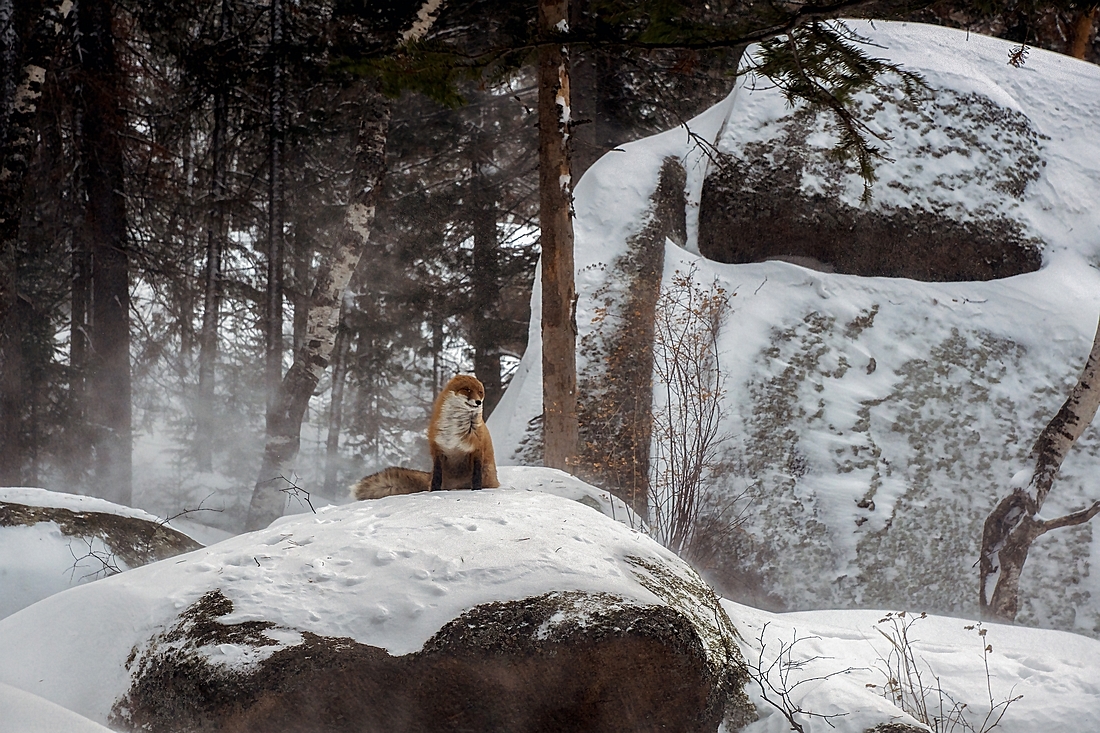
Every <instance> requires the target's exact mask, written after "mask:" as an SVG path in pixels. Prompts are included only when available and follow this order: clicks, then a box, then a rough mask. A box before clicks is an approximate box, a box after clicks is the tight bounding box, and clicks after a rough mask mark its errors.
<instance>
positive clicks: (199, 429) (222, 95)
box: [195, 0, 232, 471]
mask: <svg viewBox="0 0 1100 733" xmlns="http://www.w3.org/2000/svg"><path fill="white" fill-rule="evenodd" d="M231 10H232V9H231V8H230V6H229V0H222V4H221V17H220V19H219V21H218V23H219V26H218V36H219V38H220V39H221V40H222V41H224V40H225V39H226V38H228V36H229V31H230V23H231V20H232V17H231ZM228 97H229V93H228V90H227V89H226V88H225V83H224V82H223V83H222V84H221V85H220V86H219V87H218V88H217V89H216V90H215V91H214V129H213V132H212V134H211V136H210V158H211V170H210V211H209V213H208V215H207V224H206V267H205V270H204V272H203V310H202V329H201V330H200V331H199V393H198V403H197V410H196V415H195V418H196V419H195V464H196V466H197V468H198V469H199V470H200V471H210V470H213V467H214V465H213V460H214V456H213V453H214V441H215V436H214V415H215V413H216V409H217V405H216V403H215V394H214V387H215V380H216V371H217V361H218V325H219V322H220V320H221V269H222V255H223V252H224V249H225V240H226V237H227V232H226V212H225V209H226V199H227V198H228V190H227V189H228V187H227V173H228V171H227V170H226V169H227V167H228V163H229V154H228V150H227V145H226V136H227V134H228V127H229V100H228Z"/></svg>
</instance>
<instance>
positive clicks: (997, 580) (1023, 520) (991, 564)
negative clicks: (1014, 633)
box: [978, 324, 1100, 622]
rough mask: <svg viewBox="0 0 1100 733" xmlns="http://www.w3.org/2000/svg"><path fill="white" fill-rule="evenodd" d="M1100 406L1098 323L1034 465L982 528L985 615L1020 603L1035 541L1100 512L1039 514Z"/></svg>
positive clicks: (1098, 505) (1001, 614)
mask: <svg viewBox="0 0 1100 733" xmlns="http://www.w3.org/2000/svg"><path fill="white" fill-rule="evenodd" d="M1098 406H1100V324H1098V325H1097V330H1096V336H1095V337H1094V339H1093V342H1092V351H1091V352H1090V353H1089V357H1088V361H1087V362H1086V363H1085V368H1084V370H1083V371H1082V372H1081V376H1080V377H1079V378H1078V379H1077V384H1076V385H1075V386H1074V388H1073V391H1072V392H1071V393H1070V396H1069V399H1067V400H1066V401H1065V404H1063V405H1062V409H1060V410H1059V411H1058V414H1057V415H1055V416H1054V419H1053V420H1051V421H1050V423H1049V424H1048V425H1047V426H1046V428H1045V429H1044V430H1043V432H1042V433H1040V434H1039V438H1038V440H1036V441H1035V445H1034V446H1033V447H1032V449H1031V460H1032V461H1033V462H1034V469H1033V471H1032V473H1031V479H1030V481H1029V482H1028V484H1027V486H1023V487H1020V486H1017V487H1015V488H1013V490H1012V493H1010V494H1009V495H1008V496H1006V497H1005V498H1003V499H1002V500H1001V501H1000V503H998V504H997V506H996V507H994V509H993V511H992V512H990V514H989V516H988V517H987V518H986V520H985V526H984V527H983V530H982V549H981V554H980V556H979V559H978V567H979V573H980V579H979V595H980V598H979V604H980V607H981V612H982V618H987V619H991V620H995V621H1004V622H1011V621H1014V620H1015V618H1016V612H1017V611H1018V610H1019V605H1020V574H1021V573H1022V572H1023V569H1024V563H1025V562H1027V555H1028V551H1029V550H1030V549H1031V543H1032V542H1034V541H1035V540H1036V539H1038V538H1039V537H1041V536H1042V535H1043V534H1046V533H1047V532H1049V531H1050V530H1052V529H1058V528H1060V527H1071V526H1074V525H1078V524H1083V523H1085V522H1087V521H1089V520H1090V519H1092V518H1093V517H1094V516H1096V514H1097V513H1100V501H1096V502H1094V503H1093V504H1092V505H1091V506H1089V507H1086V508H1084V509H1081V510H1079V511H1076V512H1072V513H1070V514H1067V515H1065V516H1062V517H1057V518H1054V519H1042V518H1041V517H1040V516H1039V513H1040V511H1041V510H1042V508H1043V502H1044V501H1046V498H1047V495H1048V494H1049V493H1050V489H1051V487H1052V486H1053V485H1054V479H1055V477H1056V476H1057V475H1058V470H1059V469H1060V468H1061V466H1062V462H1063V461H1064V460H1065V458H1066V455H1067V454H1068V453H1069V451H1070V448H1072V447H1073V444H1074V443H1075V442H1077V439H1078V438H1080V437H1081V435H1082V434H1083V433H1084V432H1085V428H1087V427H1088V426H1089V424H1090V423H1091V422H1092V419H1093V417H1094V416H1095V415H1096V409H1097V407H1098Z"/></svg>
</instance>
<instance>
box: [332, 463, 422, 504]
mask: <svg viewBox="0 0 1100 733" xmlns="http://www.w3.org/2000/svg"><path fill="white" fill-rule="evenodd" d="M431 485H432V475H431V474H430V473H428V472H427V471H417V470H414V469H412V468H398V467H396V466H393V467H391V468H387V469H384V470H382V471H379V472H378V473H372V474H371V475H370V476H364V477H363V478H361V479H359V481H358V483H356V484H355V485H354V486H352V487H351V495H352V496H354V497H355V498H356V499H381V498H382V497H383V496H393V495H394V494H415V493H416V492H418V491H427V490H428V489H430V488H431Z"/></svg>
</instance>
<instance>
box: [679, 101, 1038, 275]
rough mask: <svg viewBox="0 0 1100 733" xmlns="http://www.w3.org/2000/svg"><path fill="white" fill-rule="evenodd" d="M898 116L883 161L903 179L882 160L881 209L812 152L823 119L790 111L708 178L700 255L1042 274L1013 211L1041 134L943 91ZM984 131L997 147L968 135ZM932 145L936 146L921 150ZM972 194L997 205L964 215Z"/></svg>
mask: <svg viewBox="0 0 1100 733" xmlns="http://www.w3.org/2000/svg"><path fill="white" fill-rule="evenodd" d="M883 106H884V105H883V103H882V102H879V101H877V100H876V101H874V102H866V101H865V103H864V105H863V111H862V114H864V115H865V118H867V119H871V118H873V117H874V115H875V114H876V113H878V112H880V111H882V109H883ZM897 107H898V114H899V115H900V119H901V124H900V125H899V128H900V129H901V130H903V131H904V134H899V136H898V137H899V140H898V141H897V145H896V146H895V147H894V148H891V149H889V150H888V151H887V154H888V155H889V156H891V157H897V158H898V161H897V162H898V165H897V166H896V167H895V168H894V170H896V171H899V173H898V175H897V176H896V177H895V178H891V175H890V174H891V170H890V169H891V163H892V162H894V161H879V163H878V166H879V172H880V173H882V174H883V178H884V179H885V180H884V181H883V182H881V183H879V184H876V186H875V188H874V189H873V195H874V197H875V198H874V199H873V200H874V201H877V200H878V199H880V198H881V199H884V200H885V202H886V203H882V204H877V205H872V206H859V205H853V204H852V202H851V201H849V198H850V197H849V196H848V193H849V192H848V190H847V189H846V187H845V185H844V179H845V174H846V169H845V166H844V165H843V164H841V163H840V162H838V161H836V160H835V159H833V158H831V157H830V155H829V151H828V149H827V148H822V147H820V146H815V145H814V144H813V143H812V142H811V140H812V139H813V136H814V135H815V134H819V130H820V126H821V121H820V120H819V119H818V116H817V115H815V114H811V113H808V112H805V111H803V112H797V113H794V114H791V115H790V116H789V117H788V118H786V119H785V120H783V121H782V122H781V123H780V124H778V125H777V130H776V137H774V138H773V139H771V140H769V141H767V142H754V143H749V144H746V145H745V146H744V147H743V148H742V149H741V150H738V151H736V153H734V154H729V155H723V156H722V159H721V164H720V165H718V166H716V167H715V168H714V169H713V170H712V172H711V173H710V174H709V175H708V177H707V179H706V182H705V183H704V186H703V193H702V201H701V204H700V213H699V251H700V253H702V254H703V255H704V256H706V257H708V258H710V259H713V260H717V261H719V262H727V263H733V264H743V263H748V262H762V261H764V260H771V259H779V260H785V261H788V262H794V263H795V264H800V265H803V266H806V265H807V264H809V265H811V266H812V267H813V269H823V270H825V271H828V272H838V273H842V274H848V275H862V276H880V277H905V278H910V279H913V280H925V281H936V282H942V281H973V280H993V279H997V278H1004V277H1009V276H1012V275H1019V274H1021V273H1025V272H1033V271H1035V270H1037V269H1039V266H1040V265H1041V264H1042V258H1041V256H1040V246H1039V245H1040V244H1041V243H1040V242H1039V241H1038V240H1037V239H1036V238H1035V237H1033V236H1029V235H1028V234H1027V233H1026V231H1025V228H1024V226H1023V225H1022V224H1021V223H1019V222H1018V221H1017V220H1015V218H1014V217H1013V215H1012V209H1011V204H1012V202H1014V201H1018V200H1020V199H1022V198H1023V196H1024V192H1025V190H1026V188H1027V186H1028V184H1029V183H1031V182H1032V181H1034V180H1036V179H1037V178H1038V177H1039V172H1040V171H1041V169H1042V166H1043V165H1044V163H1043V161H1042V160H1041V158H1040V144H1039V140H1040V135H1039V133H1038V132H1037V131H1036V130H1035V128H1034V126H1033V125H1032V124H1031V122H1030V121H1029V120H1028V118H1027V117H1026V116H1025V115H1023V114H1022V113H1020V112H1018V111H1015V110H1010V109H1007V108H1005V107H1002V106H1000V105H998V104H996V103H995V102H993V101H992V100H990V99H989V98H988V97H986V96H983V95H980V94H959V93H957V92H953V91H951V90H943V89H940V90H936V91H935V93H934V94H933V95H932V96H931V98H930V99H927V100H923V101H909V100H903V101H901V102H898V103H897ZM987 128H988V129H992V130H995V131H996V134H995V135H993V139H995V140H996V141H997V142H996V143H995V144H994V145H990V144H988V143H985V142H983V141H982V140H980V139H979V137H978V136H977V135H976V134H975V131H976V130H981V129H987ZM935 131H938V134H936V135H935V136H934V132H935ZM905 135H909V137H908V138H907V137H905ZM933 137H935V138H936V139H939V138H943V141H942V142H940V143H938V144H935V145H934V144H932V143H930V142H928V140H930V139H933ZM926 138H927V139H926ZM941 160H954V161H956V165H955V166H954V169H953V170H952V171H951V172H950V173H946V174H937V175H928V176H927V178H928V180H925V181H921V182H914V181H912V180H909V179H908V178H907V176H905V175H904V171H907V170H913V169H914V168H915V169H916V170H921V167H920V165H919V164H917V165H914V163H913V161H921V162H923V163H925V164H926V166H925V167H927V168H929V169H931V168H932V167H933V166H935V165H936V162H937V161H941ZM968 189H979V190H981V189H984V192H983V194H984V196H985V200H987V201H988V200H994V201H996V200H999V201H1000V202H1001V203H1000V204H999V205H997V206H983V207H982V209H980V210H970V209H969V208H967V207H966V206H965V205H960V200H959V196H958V192H959V191H965V190H968ZM981 198H982V196H975V199H977V200H981ZM898 201H901V202H904V203H903V204H900V205H899V203H897V202H898Z"/></svg>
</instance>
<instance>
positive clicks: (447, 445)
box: [351, 374, 500, 499]
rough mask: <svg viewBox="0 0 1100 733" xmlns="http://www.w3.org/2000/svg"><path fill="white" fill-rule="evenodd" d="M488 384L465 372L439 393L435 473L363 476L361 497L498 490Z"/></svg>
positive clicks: (356, 491)
mask: <svg viewBox="0 0 1100 733" xmlns="http://www.w3.org/2000/svg"><path fill="white" fill-rule="evenodd" d="M484 401H485V387H483V386H482V384H481V382H479V381H478V380H477V379H476V378H475V377H471V376H469V375H467V374H459V375H458V376H456V377H454V378H453V379H452V380H451V381H449V382H447V386H445V387H444V388H443V391H442V392H440V393H439V397H437V398H436V399H435V406H434V407H433V408H432V421H431V423H429V424H428V447H429V448H430V449H431V453H432V472H431V473H427V472H426V471H416V470H414V469H411V468H398V467H396V466H395V467H391V468H387V469H385V470H382V471H379V472H378V473H373V474H371V475H370V476H367V477H365V478H362V479H360V480H359V482H358V483H357V484H355V486H353V487H352V489H351V493H352V496H354V497H355V498H356V499H380V498H382V497H383V496H392V495H393V494H412V493H415V492H417V491H439V490H440V489H481V488H489V489H495V488H497V487H499V486H500V482H499V481H497V464H496V460H495V459H494V457H493V440H492V438H490V437H489V428H488V427H486V425H485V421H484V420H483V419H482V417H481V406H482V403H483V402H484Z"/></svg>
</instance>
